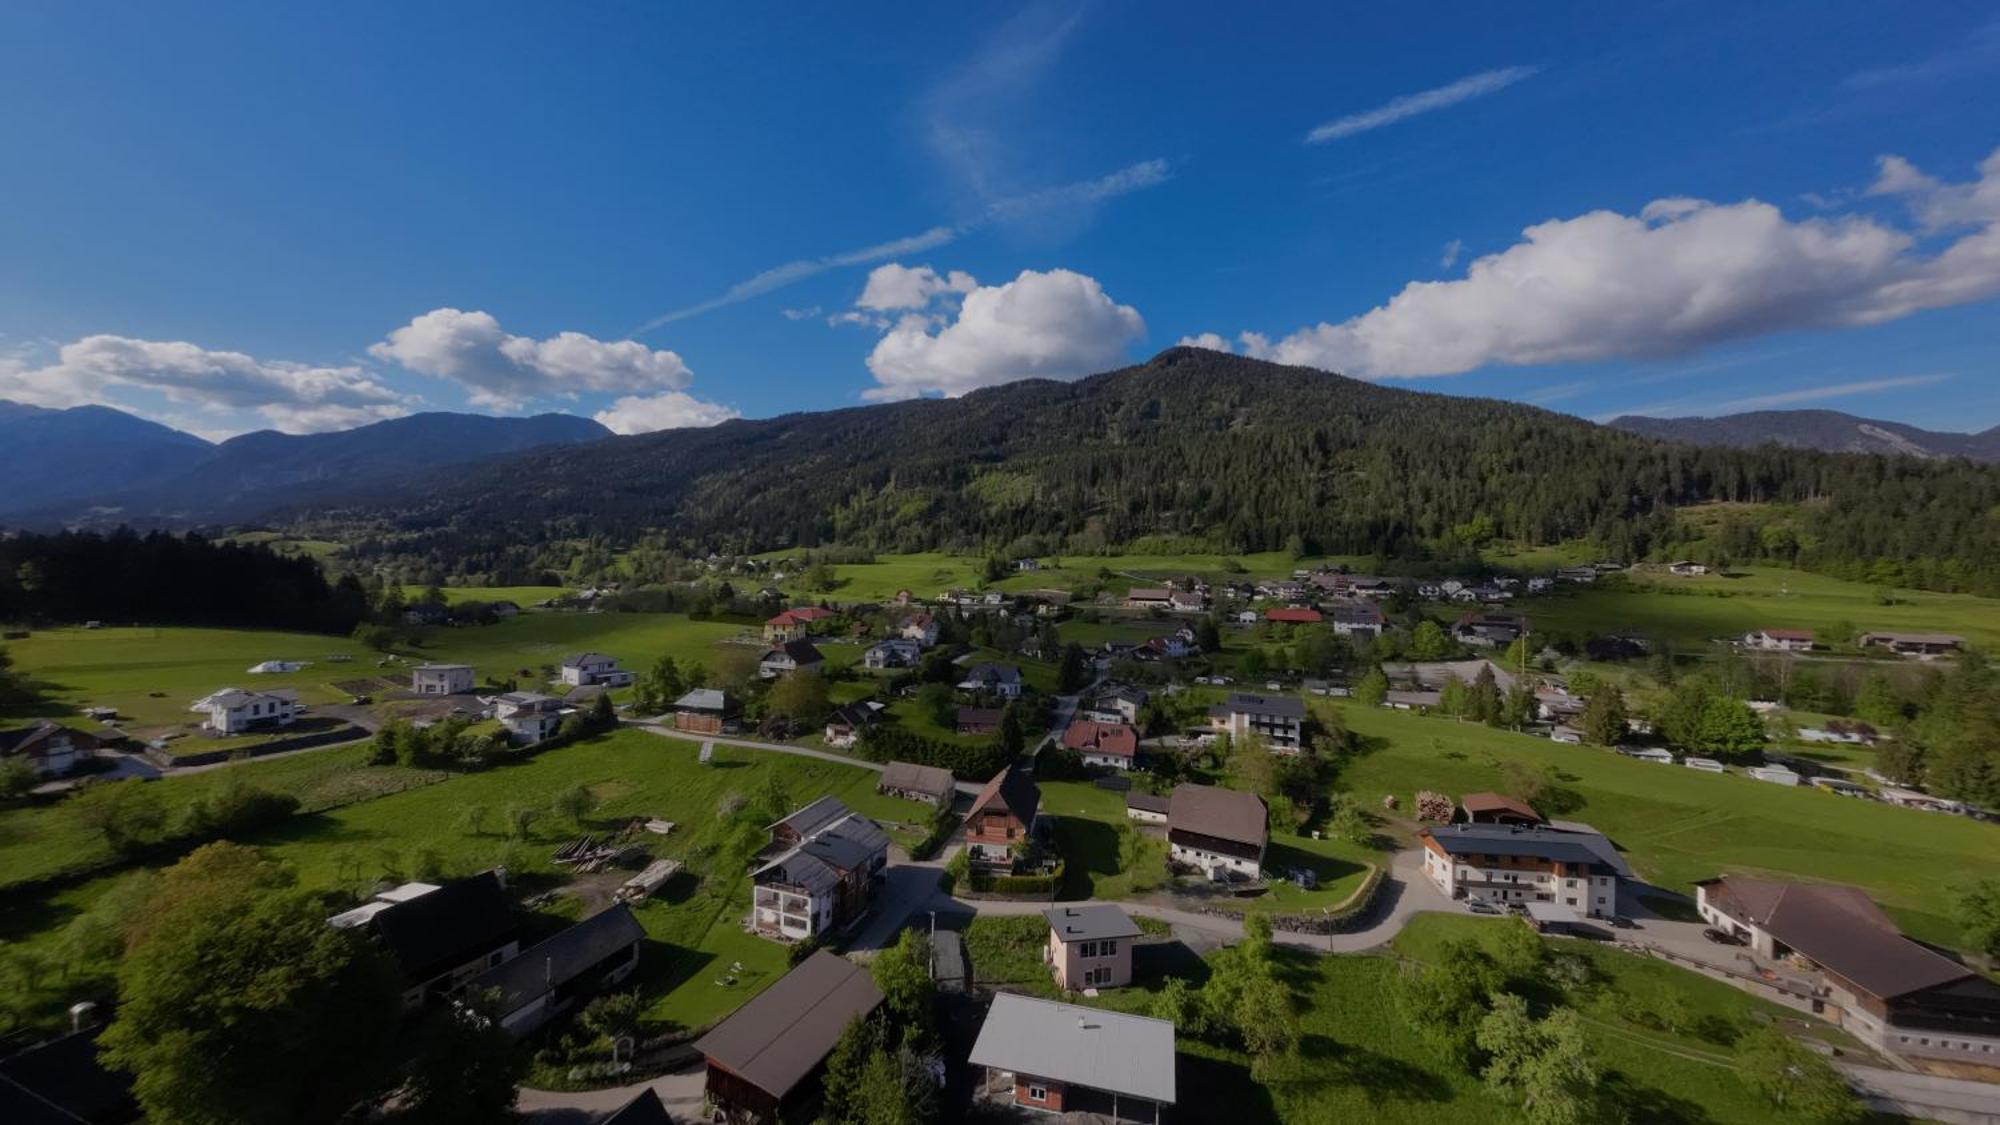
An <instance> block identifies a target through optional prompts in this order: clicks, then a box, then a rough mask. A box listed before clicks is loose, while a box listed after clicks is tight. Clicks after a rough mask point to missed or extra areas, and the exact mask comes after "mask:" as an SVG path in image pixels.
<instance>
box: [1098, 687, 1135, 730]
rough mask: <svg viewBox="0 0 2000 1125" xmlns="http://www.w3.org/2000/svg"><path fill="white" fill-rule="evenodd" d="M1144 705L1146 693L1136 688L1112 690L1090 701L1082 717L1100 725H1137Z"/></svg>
mask: <svg viewBox="0 0 2000 1125" xmlns="http://www.w3.org/2000/svg"><path fill="white" fill-rule="evenodd" d="M1145 705H1146V693H1145V692H1143V691H1141V690H1140V689H1138V688H1131V687H1121V688H1113V689H1111V690H1110V691H1107V692H1105V693H1104V694H1103V695H1100V696H1098V697H1097V698H1096V699H1094V700H1092V701H1091V703H1090V706H1089V707H1087V708H1085V709H1084V710H1083V717H1084V718H1086V719H1096V720H1097V721H1098V722H1101V723H1134V724H1136V723H1138V721H1139V709H1140V708H1142V707H1144V706H1145Z"/></svg>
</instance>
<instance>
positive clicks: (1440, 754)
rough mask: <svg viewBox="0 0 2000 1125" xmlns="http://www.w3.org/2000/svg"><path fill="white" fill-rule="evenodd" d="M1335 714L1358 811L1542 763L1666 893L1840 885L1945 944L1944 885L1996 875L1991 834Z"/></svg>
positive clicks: (1507, 737)
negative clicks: (1711, 887)
mask: <svg viewBox="0 0 2000 1125" xmlns="http://www.w3.org/2000/svg"><path fill="white" fill-rule="evenodd" d="M1314 706H1317V707H1327V706H1331V704H1328V703H1325V702H1318V701H1316V702H1315V704H1314ZM1342 710H1343V717H1344V718H1345V720H1346V722H1347V724H1348V727H1349V728H1350V729H1351V730H1353V731H1355V732H1356V733H1357V734H1359V735H1361V736H1362V737H1363V738H1364V739H1365V740H1367V745H1368V747H1369V748H1368V749H1367V750H1365V751H1364V752H1363V753H1362V754H1360V755H1359V756H1358V757H1357V758H1356V759H1355V760H1354V761H1353V762H1352V763H1351V764H1350V765H1349V766H1348V767H1347V768H1346V770H1345V772H1344V774H1343V775H1342V778H1341V784H1342V785H1343V786H1345V787H1347V788H1349V789H1351V790H1352V791H1353V792H1354V794H1355V796H1356V797H1357V798H1358V799H1359V800H1360V801H1361V803H1362V804H1363V805H1364V806H1365V807H1370V808H1373V807H1377V806H1379V803H1380V801H1381V799H1382V797H1383V795H1385V794H1394V795H1395V796H1396V797H1397V799H1398V800H1399V801H1400V802H1401V804H1402V807H1403V808H1404V809H1405V810H1408V809H1410V808H1412V807H1413V804H1412V802H1413V799H1414V798H1413V794H1414V793H1415V791H1416V790H1418V789H1436V790H1438V791H1440V792H1443V793H1446V794H1450V795H1453V796H1457V795H1458V794H1462V793H1466V792H1473V791H1478V790H1488V789H1497V788H1499V787H1500V786H1501V784H1502V779H1501V771H1500V766H1501V763H1503V762H1506V761H1510V760H1512V761H1521V762H1528V763H1533V764H1537V765H1546V766H1549V767H1552V768H1554V769H1555V770H1557V771H1558V774H1559V776H1560V778H1561V779H1562V782H1561V783H1562V788H1563V789H1564V790H1566V791H1567V792H1568V793H1569V794H1570V796H1571V798H1572V800H1573V801H1574V807H1572V808H1571V809H1569V810H1568V811H1566V812H1564V813H1563V815H1564V816H1565V817H1567V818H1570V819H1575V820H1582V821H1585V822H1587V823H1590V824H1592V825H1595V826H1596V827H1597V828H1598V829H1600V830H1601V831H1603V832H1605V833H1606V834H1608V835H1609V836H1610V837H1611V838H1612V840H1614V841H1615V842H1616V843H1617V844H1618V846H1619V847H1620V848H1622V849H1624V851H1625V852H1626V854H1627V858H1628V859H1629V860H1630V861H1631V863H1632V865H1633V867H1634V868H1635V869H1636V870H1637V871H1638V873H1639V874H1640V875H1641V876H1642V877H1644V878H1646V879H1649V880H1651V881H1653V882H1655V883H1657V884H1659V885H1661V886H1665V887H1669V888H1673V889H1676V890H1682V891H1686V890H1688V889H1689V888H1690V886H1691V884H1693V882H1694V881H1695V880H1697V879H1705V878H1708V877H1710V876H1713V875H1717V874H1720V873H1722V872H1725V871H1731V872H1740V873H1746V874H1761V875H1772V876H1781V877H1782V876H1796V877H1801V878H1807V879H1822V880H1830V881H1836V882H1843V883H1852V884H1855V885H1857V886H1860V887H1862V888H1864V889H1866V890H1867V891H1868V892H1869V893H1870V894H1872V895H1874V896H1875V897H1876V899H1877V900H1878V901H1879V902H1881V904H1882V905H1883V907H1884V908H1886V909H1888V910H1889V911H1890V913H1892V914H1894V915H1895V916H1896V918H1897V920H1898V921H1900V922H1901V923H1903V925H1904V926H1905V927H1906V928H1908V930H1909V931H1910V933H1911V934H1912V935H1913V936H1915V937H1918V938H1921V939H1923V940H1926V941H1934V942H1941V943H1944V944H1956V943H1958V942H1959V941H1960V940H1962V938H1961V935H1960V933H1959V931H1958V927H1957V926H1956V925H1954V924H1953V923H1952V922H1951V921H1950V920H1949V918H1948V916H1947V915H1948V912H1949V909H1950V903H1951V899H1952V886H1953V885H1954V884H1955V883H1957V882H1959V881H1960V880H1964V879H1969V878H1976V877H1979V876H1984V875H2000V825H1993V824H1984V823H1981V822H1978V821H1974V820H1969V819H1966V818H1963V817H1953V816H1942V815H1937V814H1932V813H1923V812H1917V811H1915V810H1911V809H1899V808H1893V807H1891V806H1889V805H1884V804H1878V803H1875V802H1870V801H1858V800H1854V799H1852V798H1848V797H1837V796H1834V795H1833V794H1831V793H1823V792H1819V791H1817V790H1813V789H1810V788H1805V787H1801V788H1797V789H1787V788H1782V787H1779V786H1775V785H1768V784H1765V783H1763V782H1758V781H1753V780H1750V779H1748V778H1745V777H1741V776H1715V775H1712V774H1705V773H1700V772H1697V771H1695V770H1690V769H1686V768H1683V767H1680V766H1672V765H1655V764H1652V763H1650V762H1639V761H1634V760H1632V759H1630V758H1624V757H1621V756H1619V755H1617V754H1615V753H1612V752H1611V751H1608V750H1602V749H1597V748H1594V747H1584V746H1565V745H1562V744H1559V743H1554V742H1550V741H1548V740H1546V739H1540V738H1532V737H1529V736H1527V735H1520V734H1513V733H1510V732H1506V731H1498V730H1493V729H1491V728H1488V727H1483V726H1478V725H1475V724H1471V723H1460V722H1457V721H1455V720H1452V719H1443V718H1432V717H1426V716H1417V715H1411V714H1408V713H1404V712H1395V711H1386V710H1378V709H1369V708H1363V707H1355V706H1348V707H1345V708H1343V709H1342Z"/></svg>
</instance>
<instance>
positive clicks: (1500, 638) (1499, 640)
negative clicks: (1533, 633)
mask: <svg viewBox="0 0 2000 1125" xmlns="http://www.w3.org/2000/svg"><path fill="white" fill-rule="evenodd" d="M1527 634H1528V619H1527V618H1525V617H1522V616H1519V615H1518V614H1511V613H1478V612H1474V613H1467V614H1463V615H1461V616H1460V617H1459V619H1458V620H1457V621H1456V622H1454V623H1453V624H1452V627H1451V636H1452V639H1453V640H1455V641H1457V642H1458V643H1459V644H1462V645H1472V646H1474V647H1475V648H1506V647H1507V646H1508V645H1511V644H1513V643H1514V642H1515V641H1517V640H1520V639H1521V638H1522V637H1524V636H1527Z"/></svg>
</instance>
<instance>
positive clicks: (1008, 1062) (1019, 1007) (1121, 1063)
mask: <svg viewBox="0 0 2000 1125" xmlns="http://www.w3.org/2000/svg"><path fill="white" fill-rule="evenodd" d="M970 1061H971V1063H972V1065H974V1066H990V1067H993V1068H995V1069H998V1070H1008V1071H1012V1072H1014V1073H1015V1074H1020V1075H1030V1076H1033V1077H1036V1078H1053V1079H1055V1080H1057V1081H1059V1082H1066V1083H1069V1084H1071V1085H1074V1086H1085V1087H1088V1088H1090V1089H1093V1090H1104V1091H1106V1092H1108V1093H1113V1094H1122V1095H1125V1096H1128V1097H1134V1098H1145V1099H1147V1100H1149V1101H1154V1102H1159V1103H1160V1104H1162V1105H1172V1104H1174V1097H1175V1087H1174V1025H1173V1024H1171V1023H1168V1022H1167V1021H1166V1020H1156V1019H1153V1018H1152V1017H1150V1016H1130V1015H1126V1014H1125V1013H1123V1012H1108V1011H1105V1010H1103V1009H1101V1008H1085V1007H1081V1006H1079V1005H1076V1004H1061V1003H1057V1002H1056V1001H1053V1000H1037V999H1034V998H1033V997H1028V996H1017V995H1015V994H1013V993H1011V992H1002V993H1000V994H999V995H997V996H995V997H993V1007H992V1008H990V1009H988V1010H987V1013H986V1022H985V1024H984V1025H982V1026H981V1027H980V1029H979V1039H978V1041H977V1042H975V1043H974V1044H973V1045H972V1057H971V1059H970Z"/></svg>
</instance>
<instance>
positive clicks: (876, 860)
mask: <svg viewBox="0 0 2000 1125" xmlns="http://www.w3.org/2000/svg"><path fill="white" fill-rule="evenodd" d="M770 832H771V843H770V846H769V847H767V848H765V849H764V852H763V853H762V858H763V859H764V862H763V864H762V865H761V866H759V867H758V868H757V869H756V870H754V871H752V872H751V873H750V882H751V885H752V891H751V908H750V924H751V926H752V928H754V929H755V930H756V931H757V932H758V933H760V934H762V935H764V936H765V937H769V938H777V939H779V940H781V941H806V940H808V939H812V938H817V937H822V936H824V935H825V934H828V933H830V932H832V931H835V930H838V929H841V928H842V927H845V926H847V925H848V924H849V923H851V922H853V921H854V920H855V919H857V918H859V917H861V915H862V913H863V912H864V911H866V910H867V909H868V903H869V901H870V900H871V899H873V897H874V894H875V888H876V886H877V884H879V883H880V881H881V877H882V870H883V868H885V867H887V866H888V863H889V836H888V834H887V833H885V832H883V831H882V829H881V826H879V825H877V824H876V823H875V822H874V821H872V820H869V819H868V818H867V817H865V816H862V815H861V814H859V813H857V812H854V811H852V810H851V809H849V808H848V807H847V806H846V805H845V804H843V803H841V801H840V799H839V798H837V797H821V798H820V799H819V800H817V801H814V802H813V803H812V804H809V805H807V806H805V807H804V808H802V809H799V810H798V811H796V812H794V813H792V814H791V815H790V816H787V817H786V818H785V819H783V820H780V821H778V822H777V823H775V824H773V825H771V826H770Z"/></svg>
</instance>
